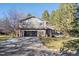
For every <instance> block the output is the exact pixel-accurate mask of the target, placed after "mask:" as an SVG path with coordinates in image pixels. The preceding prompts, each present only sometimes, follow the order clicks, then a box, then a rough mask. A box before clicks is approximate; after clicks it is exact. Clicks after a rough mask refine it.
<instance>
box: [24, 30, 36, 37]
mask: <svg viewBox="0 0 79 59" xmlns="http://www.w3.org/2000/svg"><path fill="white" fill-rule="evenodd" d="M24 36H25V37H35V36H37V31H24Z"/></svg>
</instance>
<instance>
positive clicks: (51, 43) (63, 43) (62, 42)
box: [41, 37, 79, 50]
mask: <svg viewBox="0 0 79 59" xmlns="http://www.w3.org/2000/svg"><path fill="white" fill-rule="evenodd" d="M74 39H75V38H72V37H69V38H65V37H61V38H60V37H58V38H50V37H48V38H45V37H42V38H41V41H42V43H43V44H44V45H45V46H46V47H48V48H51V49H56V50H60V49H61V48H64V47H65V48H69V49H72V48H74V49H76V47H78V46H79V39H78V38H77V39H75V40H74ZM74 45H75V46H74ZM68 46H69V47H68Z"/></svg>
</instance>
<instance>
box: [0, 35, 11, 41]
mask: <svg viewBox="0 0 79 59" xmlns="http://www.w3.org/2000/svg"><path fill="white" fill-rule="evenodd" d="M9 37H10V36H8V35H0V41H4V40H7V39H8V38H9Z"/></svg>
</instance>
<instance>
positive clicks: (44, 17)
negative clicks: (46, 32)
mask: <svg viewBox="0 0 79 59" xmlns="http://www.w3.org/2000/svg"><path fill="white" fill-rule="evenodd" d="M49 17H50V15H49V13H48V11H47V10H45V11H44V13H43V14H42V19H44V20H46V21H49Z"/></svg>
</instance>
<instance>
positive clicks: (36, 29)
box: [16, 16, 52, 37]
mask: <svg viewBox="0 0 79 59" xmlns="http://www.w3.org/2000/svg"><path fill="white" fill-rule="evenodd" d="M51 31H52V29H51V28H50V26H48V24H47V21H44V20H41V19H40V18H37V17H34V16H32V17H28V18H26V19H22V20H20V22H19V25H18V29H17V31H16V33H17V36H19V37H29V36H33V37H39V36H52V32H51Z"/></svg>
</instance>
